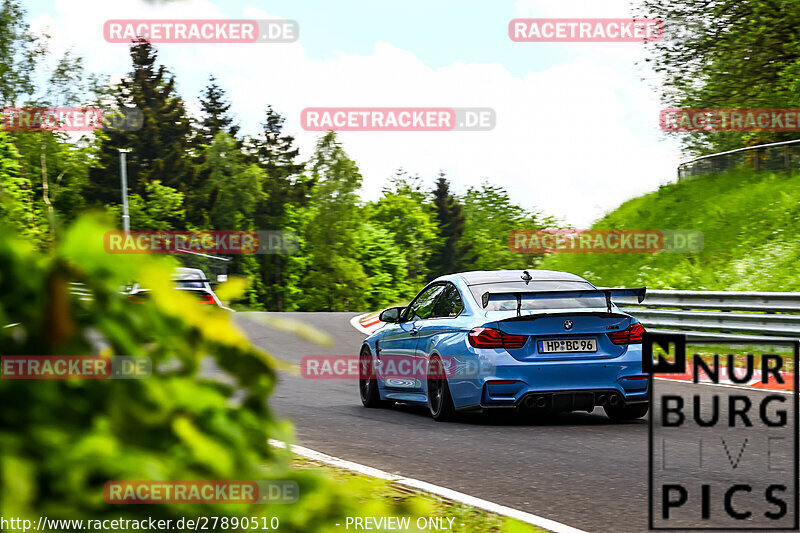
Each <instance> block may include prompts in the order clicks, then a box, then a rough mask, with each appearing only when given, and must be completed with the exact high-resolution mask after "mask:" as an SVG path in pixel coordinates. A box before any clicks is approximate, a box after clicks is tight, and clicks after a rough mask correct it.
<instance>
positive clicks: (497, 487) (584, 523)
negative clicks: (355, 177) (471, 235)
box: [236, 313, 763, 532]
mask: <svg viewBox="0 0 800 533" xmlns="http://www.w3.org/2000/svg"><path fill="white" fill-rule="evenodd" d="M248 315H252V313H238V314H237V317H236V320H237V322H238V323H239V324H240V325H241V327H242V328H243V329H244V330H245V331H246V332H247V334H248V335H249V336H250V338H251V339H252V341H253V342H254V343H255V344H257V345H258V346H260V347H261V348H264V349H265V350H267V351H269V352H270V353H271V354H273V355H274V356H276V357H278V358H280V359H283V360H285V361H289V362H292V363H299V362H300V360H301V358H302V357H303V356H306V355H325V354H352V355H355V354H357V353H358V349H359V348H360V345H361V341H362V340H363V338H364V335H363V334H362V333H360V332H358V331H356V330H355V329H354V328H353V327H352V326H351V325H350V323H349V321H350V319H351V318H352V317H353V316H356V313H284V314H277V313H276V315H277V316H280V317H281V318H291V319H294V320H299V321H301V322H304V323H306V324H310V325H313V326H315V327H317V328H318V329H320V330H322V331H324V332H326V333H328V334H329V335H330V336H331V337H332V339H333V341H334V346H333V347H330V348H321V347H319V346H316V345H314V344H311V343H309V342H306V341H303V340H299V339H297V338H295V337H294V336H292V335H290V334H287V333H285V332H279V331H274V330H272V329H269V328H267V327H265V326H262V325H259V324H256V323H253V322H251V321H249V320H247V316H248ZM665 386H667V387H674V388H675V389H676V390H677V389H678V388H680V387H687V386H690V385H683V384H672V383H669V384H667V385H665ZM724 390H727V389H724ZM684 392H685V391H684ZM748 394H753V395H756V394H763V393H755V392H754V393H748ZM271 404H272V406H273V407H274V409H275V410H276V411H277V413H278V414H279V415H280V416H282V417H285V418H288V419H289V420H291V421H292V422H293V423H294V425H295V427H296V432H297V440H298V442H297V443H298V444H301V445H303V446H307V447H309V448H312V449H314V450H317V451H320V452H323V453H326V454H330V455H334V456H337V457H340V458H343V459H347V460H350V461H355V462H358V463H362V464H366V465H369V466H372V467H375V468H379V469H382V470H385V471H388V472H392V473H397V474H401V475H404V476H408V477H413V478H417V479H420V480H424V481H427V482H430V483H434V484H437V485H440V486H444V487H447V488H450V489H454V490H457V491H460V492H464V493H466V494H469V495H472V496H476V497H479V498H483V499H486V500H489V501H492V502H495V503H499V504H502V505H506V506H509V507H513V508H517V509H520V510H522V511H526V512H529V513H533V514H536V515H539V516H543V517H545V518H549V519H551V520H556V521H558V522H562V523H564V524H567V525H569V526H572V527H576V528H579V529H583V530H586V531H592V532H596V531H636V532H642V531H647V505H648V503H647V502H648V500H647V465H648V461H647V453H648V449H647V432H648V426H647V421H646V420H639V421H636V422H627V423H615V422H611V421H610V420H609V419H608V418H606V416H605V414H604V413H603V411H602V410H601V409H599V408H597V409H595V411H594V412H593V413H592V414H587V413H582V414H572V415H564V416H560V417H557V418H553V419H549V420H546V421H532V420H530V419H528V418H525V417H520V416H516V415H515V416H511V415H503V416H493V417H485V416H481V415H470V416H469V417H464V418H463V419H461V420H460V421H458V422H451V423H439V422H435V421H433V420H432V419H431V418H430V417H429V416H428V414H427V412H425V411H424V410H420V409H412V408H409V407H395V408H392V409H365V408H364V407H362V406H361V402H360V401H359V397H358V389H357V383H356V382H355V381H353V380H330V379H326V380H319V379H317V380H311V379H304V378H302V377H294V376H290V375H286V374H281V379H280V384H279V386H278V387H277V391H276V393H275V395H274V396H273V398H272V400H271ZM695 437H696V435H694V436H693V435H692V434H691V433H687V435H686V438H687V439H688V440H692V439H694V438H695Z"/></svg>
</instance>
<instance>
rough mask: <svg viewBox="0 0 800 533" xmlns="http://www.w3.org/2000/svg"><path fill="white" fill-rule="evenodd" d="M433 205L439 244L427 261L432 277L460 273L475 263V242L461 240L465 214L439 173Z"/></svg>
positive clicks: (442, 174) (442, 175)
mask: <svg viewBox="0 0 800 533" xmlns="http://www.w3.org/2000/svg"><path fill="white" fill-rule="evenodd" d="M433 206H434V213H435V215H436V219H437V221H438V222H439V237H440V243H439V246H438V247H437V248H436V249H434V252H433V253H432V254H431V257H430V260H429V261H428V269H429V270H430V274H431V277H432V278H436V277H438V276H442V275H444V274H452V273H453V272H458V271H459V270H461V269H462V268H463V267H466V266H468V265H469V264H470V263H471V262H472V245H471V244H469V243H462V242H461V237H462V235H463V234H464V224H465V220H466V219H465V217H464V213H463V210H462V207H461V204H460V203H459V202H458V200H457V199H456V198H455V197H453V195H452V194H450V184H449V182H448V181H447V179H446V178H445V177H444V173H440V174H439V179H438V180H437V181H436V189H435V190H434V192H433Z"/></svg>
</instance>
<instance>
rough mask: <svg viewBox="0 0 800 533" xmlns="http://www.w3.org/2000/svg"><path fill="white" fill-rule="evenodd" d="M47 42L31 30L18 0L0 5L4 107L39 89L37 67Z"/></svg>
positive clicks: (0, 95) (0, 78)
mask: <svg viewBox="0 0 800 533" xmlns="http://www.w3.org/2000/svg"><path fill="white" fill-rule="evenodd" d="M45 50H46V48H45V43H44V42H43V40H41V39H38V38H37V37H35V36H34V35H33V33H31V31H30V28H29V26H28V24H27V23H26V22H25V10H24V9H23V8H22V7H21V6H20V4H19V2H17V1H16V0H3V2H2V4H1V5H0V99H2V105H3V107H14V106H16V105H18V104H20V103H21V102H20V100H22V98H23V96H25V95H32V94H33V93H34V92H35V88H36V82H35V71H36V66H37V63H38V61H39V60H40V59H41V57H42V56H43V55H44V53H45Z"/></svg>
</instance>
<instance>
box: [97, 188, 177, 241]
mask: <svg viewBox="0 0 800 533" xmlns="http://www.w3.org/2000/svg"><path fill="white" fill-rule="evenodd" d="M128 204H129V205H128V213H129V215H130V217H131V229H134V230H150V231H167V230H172V229H175V228H181V227H183V225H184V217H185V216H186V210H185V209H184V208H183V193H180V192H178V191H176V190H175V189H173V188H172V187H167V186H166V185H162V184H161V182H160V181H158V180H156V181H154V182H152V183H148V184H147V188H146V189H145V196H144V197H142V196H140V195H138V194H136V193H133V194H131V195H130V196H129V198H128ZM109 211H110V212H111V213H112V214H113V216H114V219H115V220H120V219H121V217H122V206H121V205H114V206H112V207H110V208H109Z"/></svg>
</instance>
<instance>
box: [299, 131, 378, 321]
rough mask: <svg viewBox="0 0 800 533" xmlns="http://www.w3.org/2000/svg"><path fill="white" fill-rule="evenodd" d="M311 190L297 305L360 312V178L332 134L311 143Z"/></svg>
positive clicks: (362, 298) (363, 282)
mask: <svg viewBox="0 0 800 533" xmlns="http://www.w3.org/2000/svg"><path fill="white" fill-rule="evenodd" d="M309 167H310V170H311V175H312V179H313V180H314V183H315V185H314V188H313V189H312V192H311V198H310V202H309V207H308V208H307V217H308V218H307V223H306V225H305V231H304V233H305V239H304V241H305V244H306V248H305V250H304V252H305V253H307V254H308V255H309V262H308V270H307V272H306V274H305V277H304V278H303V282H302V284H303V286H304V287H306V290H305V291H303V299H302V302H303V304H302V305H303V306H304V307H306V308H311V309H317V310H325V311H344V310H348V309H361V308H363V306H364V304H365V296H364V294H363V288H364V287H365V286H366V285H367V283H368V280H367V277H366V274H365V273H364V269H363V267H362V265H361V264H360V262H359V261H358V256H359V249H358V247H359V244H360V243H359V239H358V236H359V234H360V231H361V229H362V225H363V221H362V218H361V212H360V207H359V205H358V202H359V198H358V194H357V193H356V191H357V190H358V188H359V187H360V186H361V174H360V173H359V171H358V167H357V166H356V164H355V162H354V161H353V160H352V159H350V158H349V157H347V154H346V153H345V151H344V149H343V148H342V145H341V144H340V143H339V141H338V140H337V138H336V134H335V133H334V132H328V133H326V134H325V135H324V136H323V137H322V138H321V139H320V140H319V142H318V143H317V149H316V152H315V153H314V156H313V157H312V160H311V162H310V164H309Z"/></svg>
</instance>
